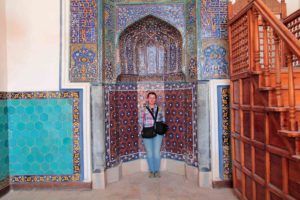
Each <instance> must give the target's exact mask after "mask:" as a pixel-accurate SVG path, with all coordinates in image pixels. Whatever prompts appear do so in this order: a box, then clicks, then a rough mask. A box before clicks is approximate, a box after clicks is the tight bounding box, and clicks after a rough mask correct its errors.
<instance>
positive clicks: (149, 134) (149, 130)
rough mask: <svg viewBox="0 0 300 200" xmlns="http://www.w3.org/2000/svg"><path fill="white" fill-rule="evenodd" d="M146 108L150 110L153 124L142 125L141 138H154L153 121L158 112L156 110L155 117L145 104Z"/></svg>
mask: <svg viewBox="0 0 300 200" xmlns="http://www.w3.org/2000/svg"><path fill="white" fill-rule="evenodd" d="M146 108H147V110H148V111H149V112H150V114H151V116H152V117H153V119H154V124H153V126H151V127H143V130H142V138H154V137H155V136H156V132H155V129H154V126H155V123H156V118H157V114H158V110H157V111H156V113H155V117H154V116H153V113H152V112H151V110H150V109H149V107H148V106H146Z"/></svg>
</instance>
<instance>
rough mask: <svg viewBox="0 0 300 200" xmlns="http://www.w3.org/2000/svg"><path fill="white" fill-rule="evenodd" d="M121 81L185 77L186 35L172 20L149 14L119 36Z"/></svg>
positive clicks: (180, 79)
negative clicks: (183, 56)
mask: <svg viewBox="0 0 300 200" xmlns="http://www.w3.org/2000/svg"><path fill="white" fill-rule="evenodd" d="M119 51H120V53H119V54H120V62H121V63H120V65H121V74H120V75H119V76H118V78H117V81H119V82H142V81H150V80H151V81H184V80H185V75H184V74H183V72H182V36H181V33H180V32H179V31H178V30H177V29H176V28H175V27H174V26H172V25H171V24H169V23H167V22H165V21H163V20H161V19H159V18H157V17H154V16H152V15H148V16H146V17H144V18H142V19H140V20H139V21H137V22H135V23H133V24H132V25H130V26H128V27H127V28H126V29H125V30H124V31H123V32H122V33H121V34H120V37H119Z"/></svg>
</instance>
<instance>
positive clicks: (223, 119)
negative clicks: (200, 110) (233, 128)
mask: <svg viewBox="0 0 300 200" xmlns="http://www.w3.org/2000/svg"><path fill="white" fill-rule="evenodd" d="M229 92H230V88H229V86H218V109H219V117H218V118H219V123H220V124H219V146H220V148H221V149H220V151H219V152H220V155H219V156H220V157H219V159H220V166H219V168H220V177H221V178H222V179H223V180H230V179H232V166H231V165H232V162H231V160H232V159H231V142H230V94H229Z"/></svg>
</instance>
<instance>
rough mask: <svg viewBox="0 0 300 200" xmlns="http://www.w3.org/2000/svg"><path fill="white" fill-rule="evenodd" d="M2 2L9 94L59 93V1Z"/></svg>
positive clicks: (22, 0)
mask: <svg viewBox="0 0 300 200" xmlns="http://www.w3.org/2000/svg"><path fill="white" fill-rule="evenodd" d="M1 1H2V0H1ZM5 2H6V24H7V69H8V74H7V78H8V85H7V86H8V88H7V89H8V91H50V90H58V89H59V49H60V0H6V1H5Z"/></svg>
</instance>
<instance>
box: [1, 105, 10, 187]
mask: <svg viewBox="0 0 300 200" xmlns="http://www.w3.org/2000/svg"><path fill="white" fill-rule="evenodd" d="M8 178H9V154H8V115H7V102H6V100H0V190H1V189H3V188H5V187H7V186H8V184H9V179H8Z"/></svg>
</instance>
